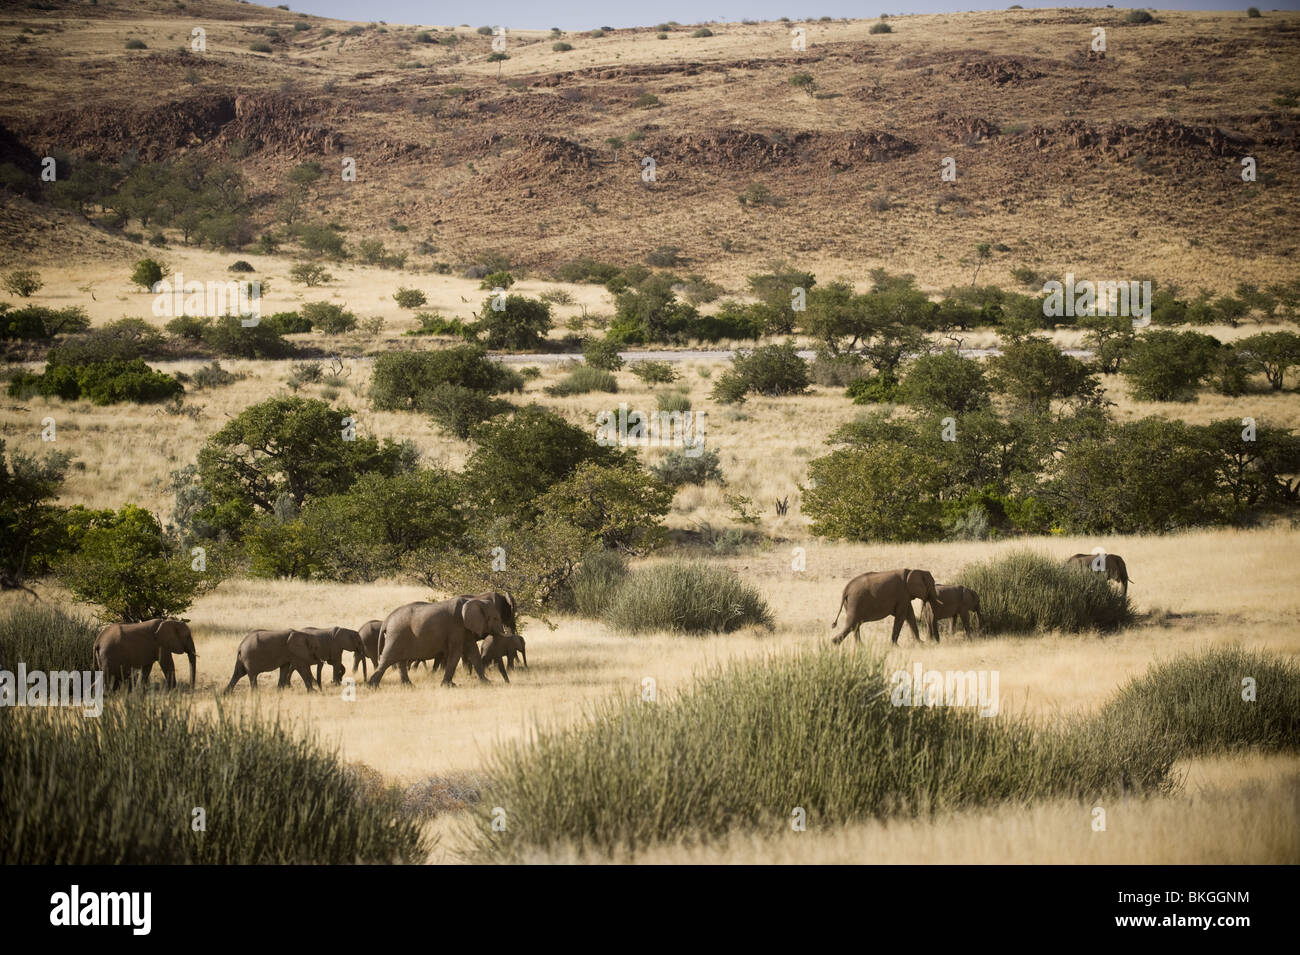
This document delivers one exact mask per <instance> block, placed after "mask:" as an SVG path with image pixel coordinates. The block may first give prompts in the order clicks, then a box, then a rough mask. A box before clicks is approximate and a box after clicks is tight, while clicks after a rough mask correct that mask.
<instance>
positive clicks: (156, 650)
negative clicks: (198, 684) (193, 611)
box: [93, 617, 198, 692]
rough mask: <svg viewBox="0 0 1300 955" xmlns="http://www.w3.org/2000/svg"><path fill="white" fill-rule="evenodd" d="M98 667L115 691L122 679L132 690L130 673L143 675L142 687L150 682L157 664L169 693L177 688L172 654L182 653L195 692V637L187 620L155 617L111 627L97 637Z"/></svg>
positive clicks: (115, 624)
mask: <svg viewBox="0 0 1300 955" xmlns="http://www.w3.org/2000/svg"><path fill="white" fill-rule="evenodd" d="M93 652H94V656H95V666H96V667H98V668H99V669H100V670H102V671H103V672H104V677H105V679H107V680H108V681H109V682H110V687H109V689H113V690H116V689H117V687H118V686H119V685H120V684H121V682H122V678H123V677H125V678H126V688H127V691H128V692H129V691H130V689H131V671H132V670H139V671H140V683H141V685H142V686H143V685H145V684H147V683H148V682H149V671H150V670H152V669H153V665H154V662H155V661H156V662H157V663H158V664H159V665H160V666H161V667H162V671H163V676H164V677H166V679H167V687H168V689H174V688H175V687H176V665H175V664H174V663H173V662H172V654H173V653H183V654H185V655H186V656H187V657H189V658H190V689H194V678H195V675H196V668H195V665H194V664H195V658H196V657H197V656H198V654H196V653H195V652H194V636H193V634H191V633H190V628H189V624H187V623H186V622H185V621H184V620H169V619H166V618H163V617H156V618H154V619H153V620H145V621H144V622H142V623H110V624H109V625H108V626H107V627H105V628H104V629H103V630H101V631H99V635H98V636H97V637H95V645H94V649H93Z"/></svg>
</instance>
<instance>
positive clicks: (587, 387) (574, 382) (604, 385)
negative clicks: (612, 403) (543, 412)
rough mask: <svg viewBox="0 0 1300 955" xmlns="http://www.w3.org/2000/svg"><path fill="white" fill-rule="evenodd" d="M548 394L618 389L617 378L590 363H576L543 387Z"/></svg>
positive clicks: (564, 395) (615, 390) (564, 394)
mask: <svg viewBox="0 0 1300 955" xmlns="http://www.w3.org/2000/svg"><path fill="white" fill-rule="evenodd" d="M543 390H544V391H545V392H546V393H547V394H548V395H552V396H555V397H559V398H563V397H566V396H568V395H585V394H586V393H587V392H589V391H607V392H610V393H611V394H613V393H616V392H617V391H618V379H617V378H616V377H615V376H614V374H613V372H609V371H605V370H604V369H601V368H593V367H591V366H590V365H578V366H577V367H576V368H574V369H573V370H572V371H571V372H569V373H568V374H567V375H565V376H564V377H563V378H561V379H560V380H559V381H557V382H556V383H555V384H553V385H548V386H547V387H546V388H544V389H543Z"/></svg>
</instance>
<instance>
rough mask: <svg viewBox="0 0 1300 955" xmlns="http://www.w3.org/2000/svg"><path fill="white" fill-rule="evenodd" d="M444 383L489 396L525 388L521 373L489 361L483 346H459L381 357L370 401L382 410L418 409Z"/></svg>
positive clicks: (372, 379) (371, 381) (393, 353)
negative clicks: (426, 397)
mask: <svg viewBox="0 0 1300 955" xmlns="http://www.w3.org/2000/svg"><path fill="white" fill-rule="evenodd" d="M442 384H449V385H459V386H461V387H462V388H468V389H470V390H472V391H483V392H487V393H489V394H496V393H499V392H503V391H520V390H522V389H523V380H522V379H521V378H520V376H519V375H518V373H517V372H514V371H511V370H510V369H509V368H506V367H505V366H504V365H502V364H501V363H499V362H495V361H492V360H491V359H489V358H488V357H487V352H486V350H485V349H483V348H482V347H481V346H478V345H458V346H456V347H454V348H441V349H438V350H436V351H427V352H385V353H384V354H382V355H380V356H378V357H377V358H376V359H375V369H374V372H373V374H372V375H371V379H370V400H371V403H372V404H374V406H375V408H377V409H379V410H381V411H403V410H408V409H419V408H420V407H421V402H422V401H423V399H424V396H425V395H427V394H429V393H431V392H432V391H433V389H434V388H436V387H437V386H438V385H442Z"/></svg>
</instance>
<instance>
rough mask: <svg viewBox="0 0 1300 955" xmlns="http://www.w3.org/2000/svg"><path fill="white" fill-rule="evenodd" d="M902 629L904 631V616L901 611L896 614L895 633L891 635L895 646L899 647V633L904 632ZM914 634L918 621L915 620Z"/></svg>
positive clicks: (913, 624) (913, 623) (890, 637)
mask: <svg viewBox="0 0 1300 955" xmlns="http://www.w3.org/2000/svg"><path fill="white" fill-rule="evenodd" d="M902 629H903V616H902V613H901V612H899V611H895V613H894V629H893V632H892V633H891V634H890V635H889V639H890V640H892V641H893V642H894V644H895V646H897V644H898V632H899V631H900V630H902ZM912 632H913V633H916V621H915V620H913V621H912ZM917 639H918V640H919V639H920V637H917Z"/></svg>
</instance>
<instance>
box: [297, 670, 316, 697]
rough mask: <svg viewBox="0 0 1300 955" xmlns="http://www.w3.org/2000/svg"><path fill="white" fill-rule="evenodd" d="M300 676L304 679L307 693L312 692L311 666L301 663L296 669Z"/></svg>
mask: <svg viewBox="0 0 1300 955" xmlns="http://www.w3.org/2000/svg"><path fill="white" fill-rule="evenodd" d="M295 669H296V670H297V671H298V675H299V676H300V677H302V682H303V683H305V684H306V685H307V692H308V693H310V692H311V691H312V680H311V664H308V663H301V664H299V665H298V666H297V667H296V668H295Z"/></svg>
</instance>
